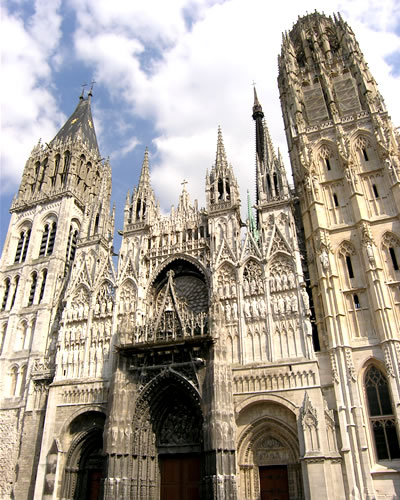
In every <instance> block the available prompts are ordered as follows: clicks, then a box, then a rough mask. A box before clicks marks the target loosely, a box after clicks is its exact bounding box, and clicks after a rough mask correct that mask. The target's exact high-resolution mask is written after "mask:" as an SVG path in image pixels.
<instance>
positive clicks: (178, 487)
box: [159, 455, 201, 500]
mask: <svg viewBox="0 0 400 500" xmlns="http://www.w3.org/2000/svg"><path fill="white" fill-rule="evenodd" d="M159 463H160V473H161V488H160V500H200V483H201V463H200V457H199V456H196V455H171V456H169V455H164V456H161V457H160V458H159Z"/></svg>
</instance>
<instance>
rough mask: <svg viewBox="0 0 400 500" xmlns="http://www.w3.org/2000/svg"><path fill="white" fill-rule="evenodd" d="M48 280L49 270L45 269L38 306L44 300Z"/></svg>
mask: <svg viewBox="0 0 400 500" xmlns="http://www.w3.org/2000/svg"><path fill="white" fill-rule="evenodd" d="M46 278H47V269H44V270H43V272H42V284H41V285H40V294H39V301H38V304H40V303H41V302H42V299H43V295H44V289H45V287H46Z"/></svg>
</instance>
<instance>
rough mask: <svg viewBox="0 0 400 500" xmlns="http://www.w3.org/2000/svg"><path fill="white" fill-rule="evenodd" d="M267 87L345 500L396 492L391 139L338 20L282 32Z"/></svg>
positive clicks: (399, 244) (398, 311) (395, 158)
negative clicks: (298, 222)
mask: <svg viewBox="0 0 400 500" xmlns="http://www.w3.org/2000/svg"><path fill="white" fill-rule="evenodd" d="M278 83H279V90H280V98H281V104H282V110H283V118H284V123H285V131H286V136H287V142H288V146H289V154H290V159H291V163H292V167H293V173H294V179H295V184H296V188H297V192H298V195H299V198H300V206H301V211H302V218H303V224H304V231H305V241H306V248H307V262H308V267H309V271H310V279H311V287H312V294H313V301H314V305H315V311H316V322H317V326H318V333H319V339H320V344H321V352H320V353H318V359H319V362H320V364H321V366H322V367H325V368H324V369H323V370H322V371H321V374H323V375H321V376H322V380H321V382H322V384H323V385H324V386H325V387H326V393H327V395H329V396H328V399H330V401H335V402H336V403H335V408H336V412H337V418H338V422H339V429H340V436H341V443H342V448H341V454H342V457H343V469H344V471H345V474H344V476H345V477H346V497H347V498H371V499H372V498H376V495H377V492H378V491H380V490H382V491H384V492H385V494H387V495H388V496H389V497H390V496H392V495H394V496H396V491H397V492H398V490H396V487H398V486H396V482H395V475H394V473H393V470H394V469H395V468H396V465H395V464H396V463H398V462H397V461H398V459H399V458H400V448H399V439H398V436H399V421H400V418H399V417H400V413H399V412H400V404H399V403H400V399H399V360H400V336H399V331H400V289H399V285H398V283H399V280H400V270H399V269H400V268H399V263H400V223H399V211H400V183H399V175H400V161H399V160H400V159H399V137H398V134H396V131H395V129H394V127H393V126H392V124H391V121H390V117H389V115H388V113H387V111H386V108H385V104H384V102H383V99H382V96H381V95H380V93H379V91H378V88H377V85H376V82H375V80H374V78H373V77H372V75H371V73H370V71H369V69H368V64H367V63H366V61H365V59H364V56H363V54H362V52H361V50H360V47H359V45H358V43H357V40H356V38H355V36H354V33H353V32H352V30H351V28H350V27H349V26H348V25H347V23H346V22H345V21H343V19H342V18H341V16H340V15H339V16H334V17H333V18H331V17H326V16H324V15H321V14H319V13H317V12H316V13H314V14H311V15H307V16H305V17H303V18H299V19H298V21H297V23H296V24H295V26H294V27H293V29H292V30H291V31H290V32H289V33H285V34H284V35H283V41H282V52H281V55H280V57H279V78H278ZM328 367H329V370H328ZM378 401H379V403H378ZM371 470H380V471H382V472H385V476H382V478H383V477H384V479H385V480H384V481H383V482H379V479H378V476H377V475H371ZM397 481H398V479H397Z"/></svg>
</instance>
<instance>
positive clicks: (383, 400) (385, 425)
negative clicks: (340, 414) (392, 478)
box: [364, 365, 400, 460]
mask: <svg viewBox="0 0 400 500" xmlns="http://www.w3.org/2000/svg"><path fill="white" fill-rule="evenodd" d="M364 384H365V392H366V396H367V401H368V415H369V422H370V426H371V432H372V435H373V438H374V443H375V451H376V456H377V458H378V460H393V459H395V458H400V446H399V439H398V435H397V431H396V420H395V416H394V412H393V406H392V401H391V397H390V392H389V384H388V381H387V379H386V377H385V375H384V374H383V373H382V372H381V371H380V370H379V369H378V368H377V367H376V366H375V365H372V366H371V367H370V368H368V370H367V371H366V373H365V380H364Z"/></svg>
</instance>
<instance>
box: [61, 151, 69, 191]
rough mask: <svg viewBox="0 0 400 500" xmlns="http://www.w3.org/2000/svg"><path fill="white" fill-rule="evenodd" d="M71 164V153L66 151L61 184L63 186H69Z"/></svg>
mask: <svg viewBox="0 0 400 500" xmlns="http://www.w3.org/2000/svg"><path fill="white" fill-rule="evenodd" d="M70 164H71V153H70V152H69V151H66V152H65V154H64V167H63V171H62V173H61V183H62V185H63V186H65V185H66V184H67V179H68V173H69V166H70Z"/></svg>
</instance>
